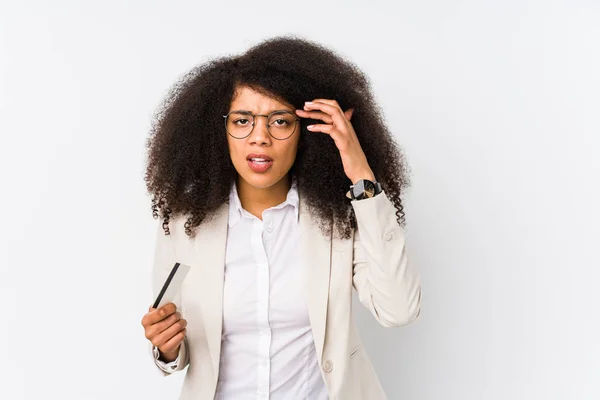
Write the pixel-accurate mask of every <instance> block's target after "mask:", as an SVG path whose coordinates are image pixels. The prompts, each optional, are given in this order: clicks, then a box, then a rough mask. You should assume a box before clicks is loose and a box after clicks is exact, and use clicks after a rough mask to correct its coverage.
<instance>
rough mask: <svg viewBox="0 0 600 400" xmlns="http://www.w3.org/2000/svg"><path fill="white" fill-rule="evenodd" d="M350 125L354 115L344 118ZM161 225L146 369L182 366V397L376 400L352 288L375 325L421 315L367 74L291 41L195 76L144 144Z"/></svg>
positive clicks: (378, 392) (397, 155)
mask: <svg viewBox="0 0 600 400" xmlns="http://www.w3.org/2000/svg"><path fill="white" fill-rule="evenodd" d="M350 121H352V122H350ZM148 147H149V155H148V165H147V173H146V182H147V186H148V190H149V191H150V193H151V194H152V195H153V213H154V216H155V218H158V217H159V216H160V218H161V222H162V223H161V224H160V225H159V227H158V236H157V243H156V251H155V264H154V282H155V291H156V289H157V287H158V285H160V284H162V282H163V281H164V279H165V277H166V276H167V274H168V272H169V270H170V268H171V267H172V265H173V263H174V262H180V263H183V264H187V265H190V266H191V267H192V268H191V270H190V272H189V274H188V276H187V277H186V279H185V282H184V284H183V286H182V289H181V291H180V293H179V295H178V297H177V300H176V301H175V302H174V303H170V304H167V305H165V306H163V307H161V308H158V309H153V308H150V309H149V310H148V313H147V314H146V315H145V316H144V317H143V319H142V325H143V326H144V329H145V334H146V338H148V339H149V340H150V342H151V348H152V353H153V355H154V358H155V363H156V366H157V368H158V369H159V370H160V371H161V372H162V373H163V374H164V375H169V374H171V373H172V372H174V371H179V370H182V369H184V368H185V367H189V368H188V369H187V373H186V377H185V380H184V383H183V388H182V392H181V397H180V398H181V399H213V398H218V399H235V400H239V399H327V398H330V399H343V400H348V399H350V400H352V399H384V398H386V395H385V393H384V391H383V389H382V387H381V385H380V383H379V380H378V378H377V376H376V374H375V372H374V370H373V367H372V365H371V363H370V361H369V358H368V356H367V354H366V353H365V350H364V348H363V347H362V345H361V341H360V339H359V337H358V334H357V330H356V328H355V325H354V320H353V316H352V302H351V301H352V288H353V287H354V288H355V290H356V291H357V293H358V296H359V299H360V302H361V303H362V304H363V305H364V306H365V307H367V308H368V309H369V310H370V311H371V313H372V314H373V316H374V317H375V319H376V320H377V321H378V322H379V323H380V324H381V325H383V326H387V327H392V326H401V325H405V324H407V323H409V322H411V321H412V320H414V319H415V318H416V317H417V316H418V314H419V311H420V298H421V289H420V283H419V277H418V274H417V272H416V271H415V269H414V267H413V266H412V265H411V263H410V261H409V259H408V256H407V252H406V247H405V231H404V223H405V221H404V212H403V207H402V203H401V200H400V195H401V192H402V190H403V189H404V188H405V187H406V186H407V185H408V180H407V173H406V166H405V163H404V159H403V157H402V155H401V152H400V150H399V148H398V147H397V146H396V144H395V143H394V140H393V139H392V136H391V135H390V133H389V131H388V130H387V128H386V126H385V124H384V122H383V118H382V116H381V115H380V114H379V109H378V108H377V105H376V104H375V102H374V99H373V95H372V94H371V90H370V87H369V84H368V79H367V78H366V77H365V75H364V74H363V73H362V72H361V71H360V70H359V69H358V68H357V67H355V66H354V65H353V64H351V63H350V62H348V61H346V60H344V59H343V58H341V57H340V56H339V55H337V54H335V53H334V52H332V51H331V50H328V49H326V48H324V47H322V46H320V45H318V44H316V43H313V42H310V41H307V40H303V39H298V38H294V37H290V36H286V37H278V38H273V39H270V40H266V41H264V42H262V43H260V44H258V45H256V46H254V47H252V48H251V49H249V50H248V51H247V52H245V53H244V54H242V55H237V56H231V57H222V58H219V59H216V60H212V61H210V62H207V63H206V64H204V65H201V66H200V67H197V68H195V69H193V70H192V71H191V72H190V73H189V74H187V75H186V76H185V77H184V78H183V79H182V80H181V81H180V82H179V83H178V84H177V85H176V86H175V88H174V89H173V90H172V92H171V93H170V95H169V96H167V100H166V102H165V104H164V105H163V107H162V108H161V111H160V113H159V114H158V118H157V122H156V123H155V124H154V126H153V131H152V134H151V137H150V139H149V143H148Z"/></svg>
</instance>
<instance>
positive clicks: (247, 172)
mask: <svg viewBox="0 0 600 400" xmlns="http://www.w3.org/2000/svg"><path fill="white" fill-rule="evenodd" d="M234 110H235V111H240V110H242V111H249V112H251V113H252V114H254V115H256V114H263V115H268V114H270V113H272V112H273V111H280V110H287V111H290V112H291V113H292V114H293V116H294V117H296V118H297V115H296V113H295V109H294V107H293V106H292V105H290V104H286V103H281V102H280V101H278V100H275V99H273V98H271V97H267V96H265V95H263V94H261V93H259V92H256V91H254V90H252V89H250V88H249V87H246V86H239V87H238V88H237V90H236V95H234V98H233V101H232V102H231V106H230V107H229V111H234ZM278 123H279V124H281V123H283V121H278ZM244 124H248V121H244V120H238V125H244ZM299 139H300V121H297V123H296V129H295V131H294V132H293V134H292V135H291V136H290V137H289V138H287V139H285V140H277V139H274V138H273V137H271V135H269V132H268V131H267V118H266V117H255V118H254V128H253V129H252V132H251V133H250V135H249V136H248V137H245V138H243V139H236V138H234V137H232V136H231V135H229V134H228V135H227V142H228V144H229V155H230V156H231V161H232V163H233V166H234V167H235V169H236V170H237V172H238V174H239V178H240V180H243V181H244V182H243V183H245V184H248V185H249V186H252V187H255V188H258V189H267V188H270V187H272V186H274V185H275V184H277V183H278V182H280V181H281V179H282V178H284V177H286V175H287V173H288V171H289V170H290V168H291V167H292V165H293V164H294V160H295V159H296V152H297V150H298V141H299ZM260 158H263V160H261V159H260ZM264 160H266V162H265V161H264Z"/></svg>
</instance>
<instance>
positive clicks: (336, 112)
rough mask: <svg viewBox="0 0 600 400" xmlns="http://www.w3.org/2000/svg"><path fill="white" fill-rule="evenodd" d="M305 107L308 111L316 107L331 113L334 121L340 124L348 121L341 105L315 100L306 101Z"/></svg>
mask: <svg viewBox="0 0 600 400" xmlns="http://www.w3.org/2000/svg"><path fill="white" fill-rule="evenodd" d="M304 109H305V110H306V111H313V110H315V109H316V110H320V111H323V112H324V113H326V114H329V115H330V116H331V118H332V119H333V123H335V124H339V125H340V126H342V125H343V124H344V123H346V118H345V117H344V114H343V112H342V109H341V108H339V107H335V106H332V105H329V104H326V103H322V102H314V103H305V104H304Z"/></svg>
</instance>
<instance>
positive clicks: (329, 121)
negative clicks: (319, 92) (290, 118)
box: [296, 110, 333, 124]
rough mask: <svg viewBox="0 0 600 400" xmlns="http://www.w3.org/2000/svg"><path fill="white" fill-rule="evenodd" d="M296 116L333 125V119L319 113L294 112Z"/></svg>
mask: <svg viewBox="0 0 600 400" xmlns="http://www.w3.org/2000/svg"><path fill="white" fill-rule="evenodd" d="M296 114H298V115H299V116H300V117H302V118H312V119H320V120H322V121H323V122H325V123H327V124H332V123H333V119H332V118H331V116H330V115H329V114H325V113H324V112H321V111H305V110H296Z"/></svg>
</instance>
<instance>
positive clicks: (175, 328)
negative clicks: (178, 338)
mask: <svg viewBox="0 0 600 400" xmlns="http://www.w3.org/2000/svg"><path fill="white" fill-rule="evenodd" d="M186 327H187V321H186V320H185V319H181V320H179V321H177V322H176V323H174V324H173V325H171V326H170V327H169V328H168V329H166V330H165V331H164V332H162V333H160V334H158V335H157V336H155V337H154V338H153V339H152V340H151V341H152V344H153V345H155V346H156V347H160V346H163V345H164V344H165V343H167V342H168V341H169V340H171V338H173V337H174V336H175V335H177V334H178V333H179V332H181V330H182V329H185V328H186Z"/></svg>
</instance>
